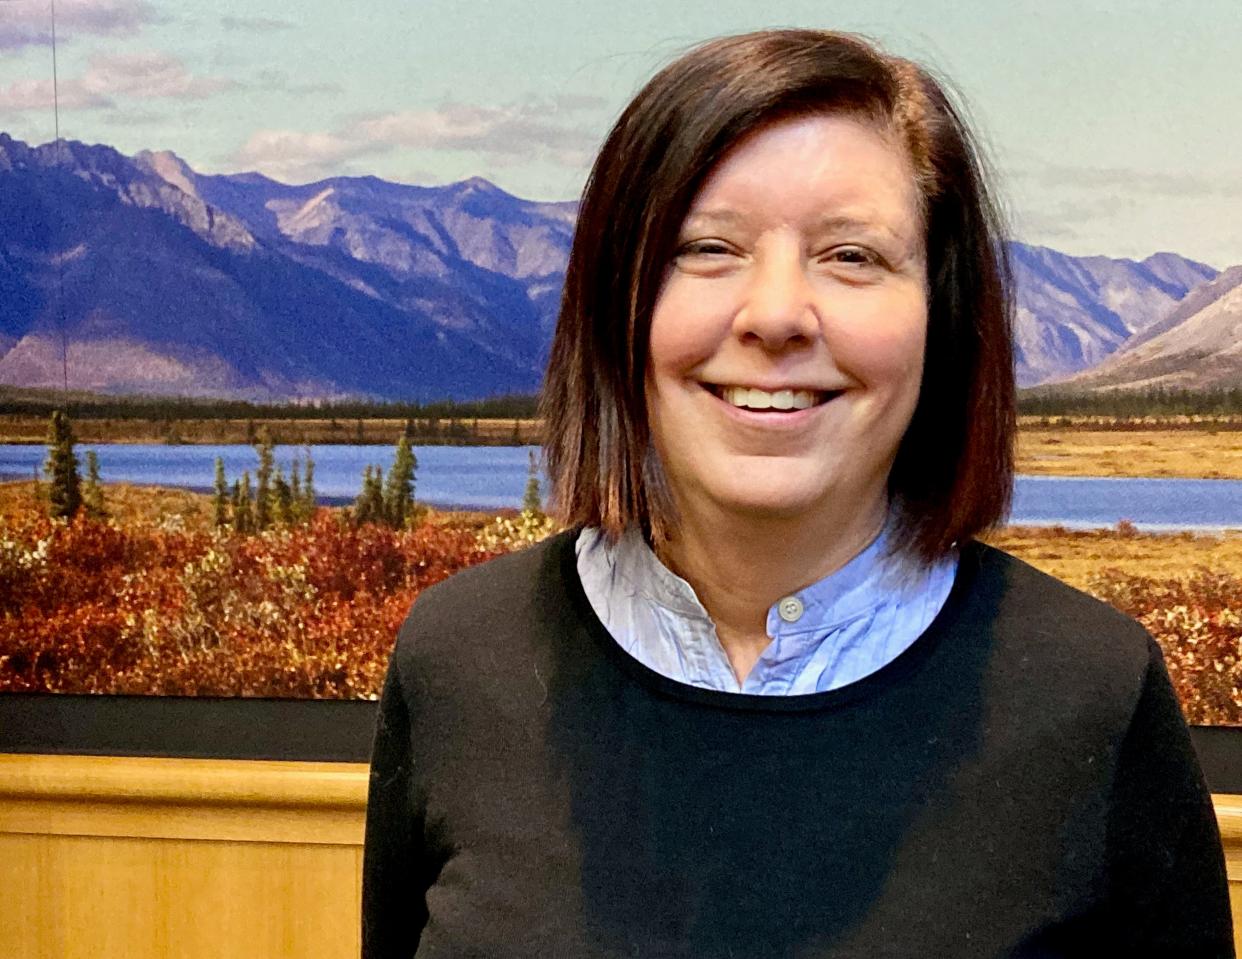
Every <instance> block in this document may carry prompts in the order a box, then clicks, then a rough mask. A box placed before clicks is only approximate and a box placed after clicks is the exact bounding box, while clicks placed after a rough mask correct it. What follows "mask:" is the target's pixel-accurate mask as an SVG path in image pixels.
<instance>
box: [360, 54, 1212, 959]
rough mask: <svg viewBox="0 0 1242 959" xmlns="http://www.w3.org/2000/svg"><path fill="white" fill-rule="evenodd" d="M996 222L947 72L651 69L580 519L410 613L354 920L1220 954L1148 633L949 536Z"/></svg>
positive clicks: (1004, 481) (979, 381) (550, 376)
mask: <svg viewBox="0 0 1242 959" xmlns="http://www.w3.org/2000/svg"><path fill="white" fill-rule="evenodd" d="M1002 250H1003V245H1002V243H1001V233H1000V230H999V228H998V225H997V217H996V215H995V213H994V212H993V209H992V205H991V202H990V200H989V197H988V191H987V189H986V186H985V183H984V180H983V178H982V176H981V173H980V165H979V162H978V160H977V158H976V156H975V152H974V149H973V147H972V146H971V140H970V136H969V134H968V132H967V131H966V129H965V128H964V127H963V125H962V124H961V122H960V121H959V119H958V118H957V116H956V114H955V112H954V110H953V108H952V107H951V106H950V104H949V102H948V100H947V99H946V97H945V95H944V93H943V91H942V90H941V89H940V87H939V86H938V85H937V84H936V83H935V81H934V80H932V79H931V77H930V76H929V75H928V74H927V73H926V72H924V71H923V70H921V69H920V68H919V67H917V66H915V65H914V64H912V63H909V62H907V61H904V60H900V59H897V58H894V57H891V56H888V55H886V54H884V53H882V52H880V51H878V50H876V49H875V48H874V47H872V46H870V45H869V44H867V43H866V42H864V41H862V40H860V39H858V38H856V37H852V36H846V35H841V34H833V33H823V32H817V31H779V32H769V33H760V34H750V35H746V36H740V37H730V38H725V39H722V40H718V41H713V42H711V43H708V44H705V45H703V46H701V47H699V48H697V49H695V50H693V51H691V52H690V53H689V54H687V55H686V56H685V57H683V58H681V59H680V60H678V61H676V62H674V63H673V64H671V65H670V66H668V67H667V68H666V69H665V70H663V71H662V72H661V73H660V74H658V75H657V76H656V77H655V78H654V79H652V80H651V81H650V83H648V85H647V86H646V87H645V88H644V89H643V90H642V91H641V92H640V93H639V94H638V96H637V97H636V98H635V100H634V102H633V103H631V104H630V106H629V107H628V108H627V109H626V110H625V112H624V113H623V114H622V116H621V118H620V119H619V120H618V121H617V124H616V126H615V127H614V128H613V130H612V132H611V134H610V135H609V137H608V138H607V140H606V141H605V143H604V146H603V148H602V150H601V152H600V155H599V158H598V160H597V161H596V164H595V168H594V170H593V172H592V175H591V179H590V182H589V183H588V185H587V188H586V191H585V193H584V196H583V199H582V204H581V209H580V215H579V221H578V225H577V231H576V233H575V238H574V245H573V249H572V252H571V256H570V263H569V270H568V274H567V278H566V285H565V293H564V298H563V301H562V307H561V312H560V317H559V320H558V326H557V331H556V336H555V340H554V343H553V347H552V355H551V360H550V363H549V367H548V372H547V379H546V384H545V388H544V391H543V415H544V417H545V418H546V427H545V436H546V437H547V440H546V444H545V445H546V453H547V457H548V464H549V475H550V477H551V479H552V482H553V490H552V492H553V503H554V508H555V510H556V511H557V513H558V516H559V518H560V519H561V520H562V521H563V522H565V523H566V524H567V525H569V526H570V529H569V530H568V531H567V532H566V533H563V534H561V535H559V536H556V537H553V538H552V539H550V540H548V541H546V542H545V543H543V544H541V545H539V546H537V547H535V548H532V549H530V550H527V551H525V552H522V553H519V554H514V555H510V556H507V557H504V558H502V559H499V560H495V561H493V562H490V563H487V564H484V565H483V566H480V567H476V568H475V569H472V570H470V571H468V572H465V573H461V574H458V575H457V576H454V577H452V578H451V579H450V580H448V581H446V582H445V583H443V584H441V585H439V586H437V587H435V588H432V589H429V590H426V591H425V592H424V593H423V594H422V595H421V596H420V598H419V600H418V602H417V603H416V604H415V607H414V609H413V611H412V612H411V614H410V616H409V618H408V620H407V622H406V624H405V626H404V627H403V629H402V631H401V634H400V636H399V638H398V642H397V647H396V650H395V652H394V655H393V659H392V661H391V663H390V665H389V668H388V674H387V680H386V683H385V688H384V692H383V696H382V700H381V710H380V719H379V725H378V728H377V731H376V738H375V750H374V756H373V761H372V773H371V789H370V798H369V801H368V811H367V816H368V819H367V834H366V851H365V862H364V879H363V913H364V915H363V940H364V953H365V955H367V956H371V957H379V956H407V957H408V956H410V955H412V954H415V953H416V954H417V955H418V956H420V957H422V956H461V955H486V956H496V957H509V956H513V957H517V956H561V955H565V956H578V957H620V956H685V957H695V959H698V957H703V959H715V957H725V956H747V957H751V956H763V957H786V956H788V957H792V956H795V955H796V956H799V957H807V959H810V957H825V959H826V957H845V956H877V955H884V956H894V957H898V956H910V957H916V956H917V957H923V956H967V955H968V956H989V957H991V956H995V957H1002V956H1004V957H1013V956H1020V957H1036V956H1040V957H1047V956H1098V955H1138V954H1142V955H1178V956H1196V957H1208V956H1227V955H1232V954H1233V953H1232V945H1231V931H1230V914H1229V904H1228V898H1227V891H1226V877H1225V871H1224V863H1223V859H1222V855H1221V848H1220V837H1219V834H1218V832H1217V827H1216V824H1215V819H1214V817H1213V812H1212V806H1211V803H1210V801H1209V797H1208V793H1207V790H1206V788H1205V786H1204V783H1203V778H1202V775H1201V773H1200V772H1199V769H1198V766H1197V764H1196V761H1195V758H1194V754H1193V752H1192V750H1191V747H1190V742H1189V737H1188V734H1187V730H1186V725H1185V722H1184V720H1183V718H1182V715H1181V713H1180V712H1179V710H1178V705H1177V701H1176V698H1175V697H1174V696H1173V693H1172V689H1171V687H1170V683H1169V678H1168V674H1167V672H1166V669H1165V666H1164V663H1163V660H1162V659H1161V655H1160V652H1159V648H1158V647H1157V646H1156V645H1155V643H1154V642H1153V641H1152V639H1151V638H1150V637H1149V636H1147V635H1146V634H1145V633H1144V632H1143V630H1142V629H1141V628H1140V627H1139V626H1138V625H1137V624H1136V623H1134V622H1132V621H1130V620H1127V619H1126V618H1125V617H1123V616H1121V615H1120V614H1118V613H1116V612H1113V611H1112V610H1110V609H1108V608H1107V607H1105V606H1104V605H1103V604H1101V603H1099V602H1097V601H1095V600H1092V599H1090V598H1089V597H1087V596H1085V595H1084V594H1082V593H1079V592H1077V591H1075V590H1073V589H1070V588H1069V587H1068V586H1065V585H1063V584H1061V583H1058V582H1056V581H1055V580H1052V579H1049V578H1048V577H1046V576H1043V575H1042V574H1040V573H1038V572H1036V571H1035V570H1033V569H1032V568H1030V567H1028V566H1026V565H1025V564H1023V563H1021V562H1019V561H1018V560H1016V559H1014V558H1013V557H1011V556H1009V555H1007V554H1005V553H1003V552H1001V551H999V550H997V549H993V548H990V547H988V546H985V545H983V544H982V543H980V542H979V541H977V540H976V539H975V537H976V535H977V534H979V533H981V532H982V531H984V530H986V529H987V528H989V527H990V526H992V525H993V524H995V523H996V522H997V521H998V520H999V519H1000V518H1001V517H1002V515H1003V513H1004V511H1005V507H1006V504H1007V503H1008V501H1009V497H1010V489H1011V484H1012V462H1013V449H1012V447H1013V428H1014V426H1013V425H1014V410H1013V404H1014V383H1013V355H1012V349H1011V345H1010V326H1009V308H1008V300H1007V269H1006V265H1005V263H1004V261H1003V253H1002Z"/></svg>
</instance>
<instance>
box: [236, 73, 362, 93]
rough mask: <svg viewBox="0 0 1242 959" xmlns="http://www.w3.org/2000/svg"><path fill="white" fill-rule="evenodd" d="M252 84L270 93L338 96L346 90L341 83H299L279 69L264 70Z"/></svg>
mask: <svg viewBox="0 0 1242 959" xmlns="http://www.w3.org/2000/svg"><path fill="white" fill-rule="evenodd" d="M250 86H253V87H256V88H258V89H260V90H264V91H266V92H268V93H288V94H293V95H295V96H336V95H337V94H339V93H343V92H344V89H345V88H344V87H342V86H341V85H340V84H339V83H331V82H326V81H325V82H316V83H298V82H297V81H295V80H293V79H292V78H290V76H289V75H288V74H287V73H282V72H281V71H279V70H263V71H260V73H259V74H258V75H257V76H256V77H255V81H254V83H252V84H250Z"/></svg>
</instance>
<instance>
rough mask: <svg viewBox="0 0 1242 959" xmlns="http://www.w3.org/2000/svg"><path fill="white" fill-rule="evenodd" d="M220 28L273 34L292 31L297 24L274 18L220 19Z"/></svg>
mask: <svg viewBox="0 0 1242 959" xmlns="http://www.w3.org/2000/svg"><path fill="white" fill-rule="evenodd" d="M220 26H222V27H224V29H225V30H240V31H245V32H247V33H273V32H276V31H279V30H292V29H294V27H296V26H297V24H296V23H292V22H290V21H288V20H277V19H276V18H274V17H221V18H220Z"/></svg>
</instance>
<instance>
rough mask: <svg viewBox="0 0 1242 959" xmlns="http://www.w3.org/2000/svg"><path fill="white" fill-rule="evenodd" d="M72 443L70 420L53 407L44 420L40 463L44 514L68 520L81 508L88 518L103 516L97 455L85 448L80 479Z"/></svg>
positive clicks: (101, 486)
mask: <svg viewBox="0 0 1242 959" xmlns="http://www.w3.org/2000/svg"><path fill="white" fill-rule="evenodd" d="M75 445H76V444H75V442H74V438H73V423H72V421H71V420H70V418H69V417H68V416H67V415H66V414H65V413H64V412H63V411H62V410H56V411H54V412H53V413H52V415H51V418H50V421H49V423H48V433H47V459H46V460H45V461H44V463H43V473H44V475H45V476H46V477H47V480H48V488H47V511H48V515H49V516H50V517H51V518H52V519H63V520H70V519H73V517H75V516H76V515H77V514H78V512H79V511H83V512H85V513H86V515H87V516H89V517H91V518H92V519H104V518H105V517H106V516H107V515H108V513H107V509H106V506H105V504H104V494H103V484H102V483H101V482H100V479H99V457H98V456H96V455H95V451H94V450H87V452H86V479H85V480H83V479H82V475H81V473H79V472H78V466H79V463H78V456H77V451H76V449H75Z"/></svg>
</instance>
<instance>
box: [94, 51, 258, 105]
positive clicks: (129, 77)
mask: <svg viewBox="0 0 1242 959" xmlns="http://www.w3.org/2000/svg"><path fill="white" fill-rule="evenodd" d="M81 82H82V85H83V87H84V88H85V89H87V90H88V91H91V92H93V93H98V94H101V95H124V96H128V97H134V98H137V99H164V98H168V99H174V100H202V99H204V98H206V97H209V96H212V95H214V94H216V93H220V92H221V91H224V90H227V89H229V88H230V87H233V86H235V83H234V82H233V81H232V80H225V79H223V78H220V77H202V76H195V75H193V74H191V73H190V71H189V70H187V69H186V66H185V64H184V63H182V62H181V61H180V60H178V59H177V58H176V57H173V56H170V55H169V54H166V53H155V52H151V53H126V54H118V55H116V56H110V57H93V58H91V60H90V64H89V66H88V67H87V70H86V73H84V74H83V75H82V80H81Z"/></svg>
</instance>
